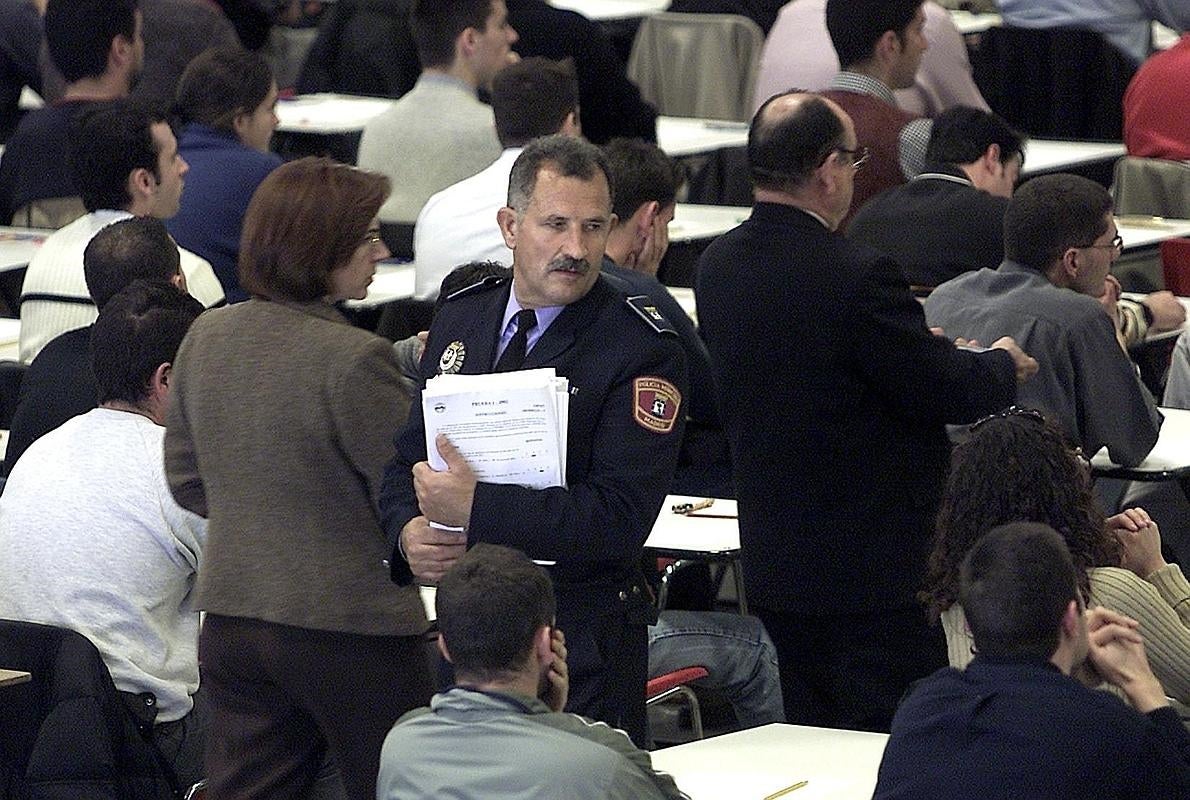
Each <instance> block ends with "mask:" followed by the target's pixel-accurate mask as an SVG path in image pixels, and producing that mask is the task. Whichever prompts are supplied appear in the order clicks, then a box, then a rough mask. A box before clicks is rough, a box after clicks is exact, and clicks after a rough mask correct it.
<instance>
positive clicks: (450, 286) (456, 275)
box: [434, 261, 512, 314]
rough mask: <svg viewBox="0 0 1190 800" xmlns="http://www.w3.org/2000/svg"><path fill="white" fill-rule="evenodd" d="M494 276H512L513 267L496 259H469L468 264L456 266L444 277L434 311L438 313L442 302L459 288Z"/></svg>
mask: <svg viewBox="0 0 1190 800" xmlns="http://www.w3.org/2000/svg"><path fill="white" fill-rule="evenodd" d="M492 276H495V277H499V278H511V277H512V269H511V268H510V267H506V266H504V265H503V264H500V263H498V262H496V261H469V262H468V263H466V264H460V265H459V266H457V267H455V268H454V269H452V270H451V271H450V272H449V273H447V275H446V277H445V278H443V279H442V284H441V288H440V289H439V291H438V297H437V299H435V300H434V313H435V314H437V313H438V309H440V308H442V304H443V303H445V302H446V301H447V300H448V299H449V298H450V296H451V294H453V293H454V292H457V291H458V290H459V289H465V288H466V287H468V286H470V285H471V284H473V283H477V282H479V281H481V280H483V279H484V278H489V277H492Z"/></svg>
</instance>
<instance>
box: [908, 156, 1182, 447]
mask: <svg viewBox="0 0 1190 800" xmlns="http://www.w3.org/2000/svg"><path fill="white" fill-rule="evenodd" d="M1122 245H1123V242H1122V240H1121V239H1120V236H1119V233H1118V232H1117V231H1116V223H1115V220H1114V218H1113V217H1112V200H1111V196H1110V195H1109V194H1108V193H1107V191H1106V190H1105V189H1104V188H1103V187H1102V186H1100V185H1099V184H1097V183H1095V182H1094V181H1090V180H1087V179H1086V178H1081V177H1078V176H1075V175H1045V176H1041V177H1038V178H1034V179H1033V180H1031V181H1029V182H1027V183H1025V184H1024V185H1023V186H1022V187H1021V188H1020V189H1018V190H1017V192H1016V194H1015V195H1014V196H1013V198H1012V200H1011V201H1010V202H1009V204H1008V210H1007V211H1006V212H1005V216H1004V256H1005V258H1004V261H1003V262H1002V263H1001V264H1000V266H999V267H997V268H996V269H986V268H985V269H981V270H979V271H978V272H969V273H967V274H965V275H961V276H959V277H958V278H955V279H954V280H951V281H947V282H946V283H944V284H942V285H941V286H939V287H938V288H937V289H935V290H934V292H933V293H932V294H931V295H930V296H929V297H928V298H927V299H926V302H925V310H926V319H927V321H928V322H929V323H930V324H931V325H937V326H940V327H942V328H943V329H944V330H945V331H946V333H947V334H948V335H950V336H962V337H964V338H967V339H974V340H978V341H980V342H988V341H991V340H993V339H996V338H998V337H1000V336H1012V337H1014V338H1015V339H1016V340H1017V341H1018V342H1020V344H1021V346H1022V347H1023V348H1025V349H1026V350H1028V352H1030V353H1032V354H1033V355H1034V356H1036V357H1037V360H1038V362H1039V363H1040V365H1041V369H1040V372H1039V373H1038V375H1037V378H1036V379H1035V380H1033V381H1030V382H1029V383H1028V384H1027V385H1025V386H1023V387H1022V388H1021V391H1020V395H1019V397H1018V402H1020V403H1021V404H1022V405H1026V406H1031V407H1035V408H1040V409H1042V410H1044V411H1046V412H1048V413H1050V414H1051V415H1053V416H1054V418H1055V419H1057V420H1058V421H1059V422H1060V423H1061V424H1062V426H1063V428H1064V429H1065V430H1066V433H1067V434H1068V435H1069V436H1070V437H1071V438H1072V439H1074V440H1075V441H1076V442H1078V443H1079V444H1081V445H1082V448H1083V452H1085V453H1088V454H1094V453H1097V452H1098V451H1099V449H1100V448H1102V447H1104V446H1106V447H1107V451H1108V454H1109V455H1110V456H1111V458H1112V461H1114V462H1116V463H1117V464H1123V465H1125V466H1134V465H1136V464H1138V463H1140V462H1141V461H1142V460H1143V459H1144V457H1145V456H1146V455H1148V453H1149V450H1151V449H1152V447H1153V445H1154V444H1155V443H1156V441H1157V429H1158V427H1159V425H1160V414H1159V413H1158V412H1157V409H1156V405H1155V403H1154V402H1153V398H1152V396H1151V395H1150V394H1149V392H1148V390H1147V389H1145V387H1144V386H1143V385H1142V384H1141V382H1140V378H1139V376H1138V375H1137V372H1136V369H1135V367H1134V366H1133V365H1132V362H1131V361H1130V360H1129V359H1128V355H1127V353H1126V352H1125V351H1124V349H1123V348H1122V347H1121V346H1120V342H1119V340H1118V336H1117V330H1118V328H1117V324H1116V321H1115V318H1116V315H1117V313H1118V312H1117V305H1116V301H1117V300H1118V296H1119V284H1118V283H1116V282H1115V279H1114V278H1112V277H1111V275H1110V272H1111V266H1112V264H1113V263H1114V262H1115V261H1116V259H1117V258H1119V257H1120V250H1121V247H1122Z"/></svg>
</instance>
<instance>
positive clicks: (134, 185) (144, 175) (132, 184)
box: [128, 167, 157, 200]
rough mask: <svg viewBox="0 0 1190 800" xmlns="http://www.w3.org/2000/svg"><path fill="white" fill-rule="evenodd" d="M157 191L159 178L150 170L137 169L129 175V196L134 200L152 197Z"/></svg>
mask: <svg viewBox="0 0 1190 800" xmlns="http://www.w3.org/2000/svg"><path fill="white" fill-rule="evenodd" d="M156 189H157V176H156V175H154V174H153V171H152V170H150V169H145V168H144V167H137V168H136V169H134V170H132V172H130V173H128V196H129V197H131V198H132V199H133V200H136V199H137V198H141V197H152V196H153V192H154V191H156Z"/></svg>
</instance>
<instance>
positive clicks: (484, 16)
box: [409, 0, 492, 67]
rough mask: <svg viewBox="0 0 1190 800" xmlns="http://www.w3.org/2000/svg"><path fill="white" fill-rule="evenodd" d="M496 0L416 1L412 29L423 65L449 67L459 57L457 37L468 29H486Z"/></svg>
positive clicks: (411, 17)
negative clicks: (493, 2)
mask: <svg viewBox="0 0 1190 800" xmlns="http://www.w3.org/2000/svg"><path fill="white" fill-rule="evenodd" d="M491 13H492V0H415V2H414V3H413V9H412V10H411V11H410V12H409V28H410V30H411V31H412V33H413V42H414V44H415V45H416V46H417V57H418V59H419V60H420V61H421V65H422V67H445V66H449V65H450V64H451V63H453V62H454V60H455V40H456V39H458V38H459V34H461V33H462V32H463V31H465V30H467V29H468V28H475V29H476V30H480V31H482V30H484V29H485V27H486V26H487V20H488V16H490V15H491Z"/></svg>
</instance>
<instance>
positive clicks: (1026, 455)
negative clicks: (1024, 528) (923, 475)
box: [922, 412, 1120, 618]
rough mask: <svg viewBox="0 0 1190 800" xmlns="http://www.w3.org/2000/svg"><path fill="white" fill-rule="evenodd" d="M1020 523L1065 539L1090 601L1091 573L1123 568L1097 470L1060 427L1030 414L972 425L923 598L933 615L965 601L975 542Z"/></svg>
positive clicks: (943, 511)
mask: <svg viewBox="0 0 1190 800" xmlns="http://www.w3.org/2000/svg"><path fill="white" fill-rule="evenodd" d="M1019 521H1023V522H1040V523H1043V524H1045V525H1049V526H1050V527H1051V528H1053V529H1054V530H1056V531H1058V533H1060V534H1061V535H1062V538H1064V539H1065V540H1066V545H1067V547H1068V548H1069V549H1070V553H1071V555H1072V557H1073V558H1074V564H1075V566H1076V567H1078V570H1079V576H1078V584H1079V588H1080V589H1081V590H1082V592H1083V595H1084V597H1085V596H1086V595H1087V593H1088V592H1089V591H1090V584H1089V582H1088V577H1087V570H1089V569H1091V568H1092V567H1102V566H1119V565H1120V549H1119V545H1118V544H1117V543H1116V541H1115V539H1114V538H1112V536H1111V534H1110V533H1109V532H1108V530H1107V522H1106V520H1105V519H1104V516H1103V511H1102V510H1101V509H1100V508H1099V504H1098V501H1096V499H1095V494H1094V492H1093V491H1092V489H1091V477H1090V473H1089V471H1088V470H1087V468H1086V466H1085V465H1084V464H1083V463H1082V462H1081V461H1080V460H1079V458H1078V455H1077V451H1076V449H1075V447H1074V446H1073V445H1071V443H1070V441H1069V440H1068V439H1067V438H1066V435H1065V434H1064V433H1063V432H1062V430H1061V428H1059V427H1058V425H1057V424H1056V423H1054V422H1053V421H1052V420H1050V419H1048V418H1046V419H1044V420H1042V419H1039V418H1037V417H1036V416H1033V415H1032V414H1030V413H1028V412H1026V413H1022V414H1012V415H1011V416H1003V417H993V418H990V419H988V420H987V421H984V422H980V423H978V424H977V425H975V426H973V428H972V430H971V432H970V434H969V435H968V437H967V438H966V440H965V441H962V442H960V443H959V444H958V445H957V446H956V447H955V448H954V451H953V454H952V456H951V464H950V475H949V477H948V478H947V481H946V493H945V494H944V495H943V497H942V504H941V506H940V508H939V509H938V519H937V524H936V527H935V537H934V549H933V552H931V553H930V561H929V577H928V579H927V584H926V590H925V591H924V592H923V593H922V599H923V600H924V601H926V602H927V603H928V604H929V605H930V615H931V616H932V617H935V618H936V617H938V616H939V615H940V614H941V613H942V612H943V611H945V610H946V609H948V608H950V606H951V605H953V604H954V602H955V600H956V599H957V598H958V590H959V563H960V562H961V561H962V560H963V556H964V555H966V553H967V551H968V550H970V549H971V545H972V544H974V543H975V541H976V540H978V539H979V537H981V536H982V535H983V534H985V533H987V532H988V531H989V530H991V529H992V528H994V527H996V526H997V525H1003V524H1005V523H1008V522H1019Z"/></svg>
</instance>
